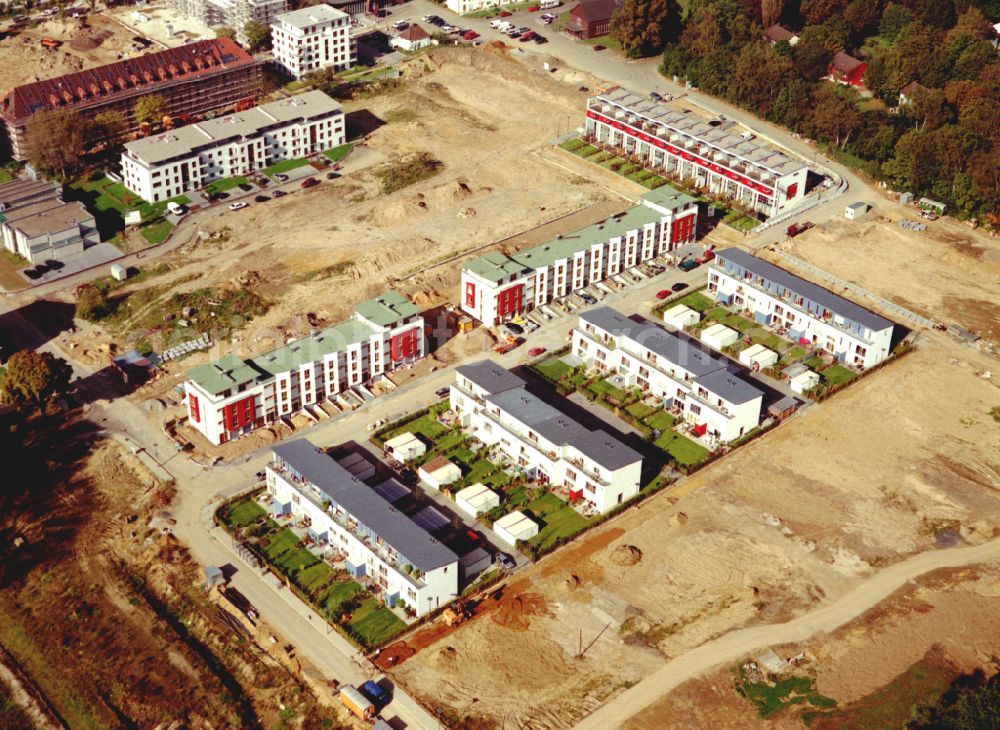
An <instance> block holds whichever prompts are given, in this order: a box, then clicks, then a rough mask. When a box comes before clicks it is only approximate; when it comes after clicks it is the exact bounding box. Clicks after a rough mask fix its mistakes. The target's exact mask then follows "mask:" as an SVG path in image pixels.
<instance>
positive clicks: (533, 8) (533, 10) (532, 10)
mask: <svg viewBox="0 0 1000 730" xmlns="http://www.w3.org/2000/svg"><path fill="white" fill-rule="evenodd" d="M541 9H542V7H541V6H540V5H532V6H531V7H530V8H528V12H529V13H537V12H538V11H539V10H541Z"/></svg>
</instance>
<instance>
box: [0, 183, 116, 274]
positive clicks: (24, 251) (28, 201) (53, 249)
mask: <svg viewBox="0 0 1000 730" xmlns="http://www.w3.org/2000/svg"><path fill="white" fill-rule="evenodd" d="M0 236H2V239H3V247H4V248H5V249H6V250H8V251H10V252H11V253H15V254H18V255H19V256H23V257H24V258H26V259H27V260H28V261H29V262H31V263H32V264H37V263H39V262H42V261H45V260H47V259H65V258H66V257H67V256H72V255H74V254H78V253H81V252H82V251H83V249H84V248H85V247H86V246H87V245H88V244H94V243H98V242H100V235H99V233H98V231H97V221H96V220H95V219H94V215H93V213H91V212H90V211H88V210H87V209H86V208H85V207H84V205H83V204H82V203H79V202H69V203H66V202H63V199H62V185H59V184H58V183H54V182H49V181H47V180H37V181H36V180H12V181H11V182H8V183H4V184H3V185H0Z"/></svg>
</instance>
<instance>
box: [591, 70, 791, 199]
mask: <svg viewBox="0 0 1000 730" xmlns="http://www.w3.org/2000/svg"><path fill="white" fill-rule="evenodd" d="M586 137H587V138H588V139H592V140H596V141H598V142H603V143H605V144H609V145H611V146H613V147H618V148H621V149H622V150H624V154H625V155H628V156H635V157H637V158H638V159H639V160H640V161H641V162H642V163H643V164H644V165H646V166H648V167H650V168H653V169H662V170H663V171H664V172H667V173H669V174H673V175H677V176H679V177H680V178H682V179H684V180H691V181H693V183H694V185H696V186H697V187H700V188H707V189H708V190H709V191H710V192H712V193H715V194H718V195H723V196H725V197H726V198H727V199H729V200H734V201H738V202H740V203H742V204H743V205H745V206H747V207H748V208H750V209H752V210H755V211H757V212H758V213H761V214H763V215H765V216H767V217H771V216H774V215H777V214H779V213H782V212H784V211H786V210H789V209H791V208H794V207H795V206H797V205H798V204H799V203H801V202H802V200H803V198H804V197H805V194H806V176H807V174H808V172H809V170H808V168H807V167H806V164H805V163H804V162H801V161H799V160H796V159H793V158H792V157H791V156H789V155H788V154H787V153H785V152H782V151H779V150H778V149H777V148H775V147H773V146H771V145H769V144H765V143H763V142H761V141H759V140H756V139H754V135H753V134H752V133H750V132H748V131H746V130H744V129H743V128H742V127H741V126H740V125H739V124H737V123H736V122H733V121H725V120H721V121H720V120H709V119H706V118H704V117H702V116H700V115H698V114H695V113H694V112H692V111H690V110H688V109H676V108H673V107H671V106H668V105H667V104H666V103H665V102H661V101H654V100H652V99H648V98H646V97H645V96H640V95H639V94H636V93H634V92H631V91H628V90H626V89H622V88H615V89H612V90H610V91H608V92H607V93H604V94H598V95H597V96H594V97H592V98H590V99H588V100H587V115H586Z"/></svg>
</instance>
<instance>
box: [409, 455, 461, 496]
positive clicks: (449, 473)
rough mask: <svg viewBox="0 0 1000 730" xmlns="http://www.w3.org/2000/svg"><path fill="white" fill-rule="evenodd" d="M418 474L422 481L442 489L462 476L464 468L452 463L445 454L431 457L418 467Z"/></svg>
mask: <svg viewBox="0 0 1000 730" xmlns="http://www.w3.org/2000/svg"><path fill="white" fill-rule="evenodd" d="M417 476H419V477H420V481H422V482H423V483H424V484H426V485H427V486H429V487H432V488H434V489H441V487H444V486H447V485H449V484H452V483H454V482H457V481H458V480H459V479H461V478H462V470H461V469H459V468H458V467H457V466H455V465H454V464H452V463H451V462H450V461H448V460H447V459H446V458H444V457H443V456H439V457H437V458H436V459H431V460H430V461H428V462H427V463H426V464H424V465H423V466H422V467H420V468H419V469H417Z"/></svg>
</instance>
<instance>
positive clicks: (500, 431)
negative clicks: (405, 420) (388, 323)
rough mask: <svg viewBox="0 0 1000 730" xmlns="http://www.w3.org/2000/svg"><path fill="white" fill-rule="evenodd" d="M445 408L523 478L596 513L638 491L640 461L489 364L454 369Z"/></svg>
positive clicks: (511, 376)
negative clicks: (560, 489)
mask: <svg viewBox="0 0 1000 730" xmlns="http://www.w3.org/2000/svg"><path fill="white" fill-rule="evenodd" d="M450 402H451V408H452V409H453V410H454V411H455V412H456V413H458V415H459V418H460V421H461V424H462V428H463V429H465V430H466V431H467V432H468V433H469V434H471V435H473V436H475V437H476V438H478V439H479V440H480V441H482V442H483V443H485V444H488V445H490V446H497V447H499V448H500V450H501V451H502V452H503V453H504V454H505V455H506V457H507V458H508V459H510V460H511V461H512V462H513V463H515V464H517V465H518V466H519V467H521V468H522V469H524V473H525V474H526V475H527V476H528V477H529V478H531V479H537V480H539V481H541V482H542V483H545V484H553V485H559V486H565V487H567V488H568V490H569V493H570V499H571V500H575V499H583V500H586V501H587V502H588V503H590V505H591V506H592V507H593V509H594V510H596V511H597V512H601V513H603V512H607V511H608V510H609V509H611V508H612V507H614V506H615V505H618V504H621V503H622V502H624V501H626V500H628V499H629V498H631V497H633V496H635V495H636V494H638V492H639V479H640V475H641V471H642V455H641V454H639V453H638V452H637V451H635V450H634V449H631V448H630V447H628V446H626V445H625V444H623V443H622V442H620V441H618V440H617V439H615V438H613V437H612V436H611V435H610V434H608V433H607V432H606V431H602V430H598V431H591V430H590V429H588V428H585V427H584V426H583V425H581V424H580V423H578V422H576V421H574V420H573V419H571V418H570V417H569V416H567V415H565V414H564V413H562V412H561V411H559V410H557V409H555V408H553V407H552V406H550V405H548V404H547V403H545V402H544V401H542V400H540V399H539V398H538V397H537V396H535V395H533V394H531V393H529V392H528V391H527V389H526V388H525V383H524V381H523V380H522V379H521V378H519V377H518V376H516V375H514V374H513V373H511V372H510V371H508V370H505V369H504V368H502V367H500V366H499V365H497V364H496V363H494V362H493V361H492V360H483V361H481V362H478V363H475V364H474V365H463V366H461V367H459V368H457V369H456V377H455V382H454V383H453V384H452V386H451V394H450Z"/></svg>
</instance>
